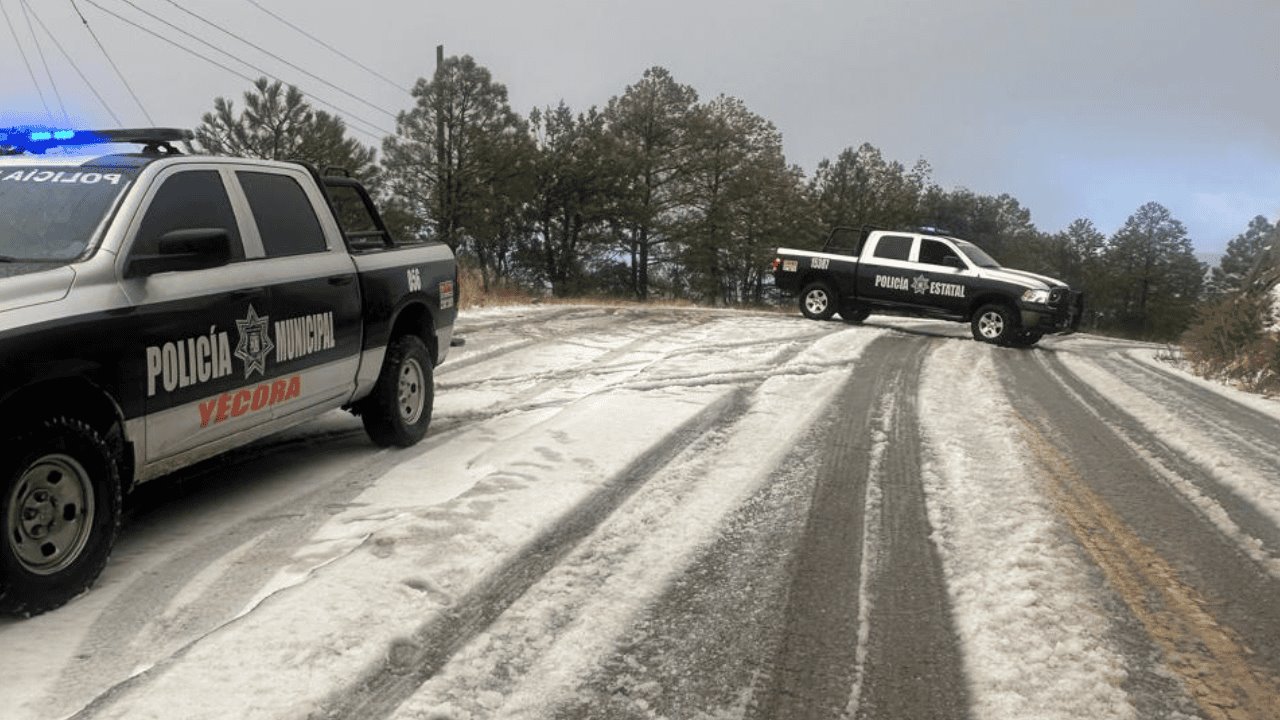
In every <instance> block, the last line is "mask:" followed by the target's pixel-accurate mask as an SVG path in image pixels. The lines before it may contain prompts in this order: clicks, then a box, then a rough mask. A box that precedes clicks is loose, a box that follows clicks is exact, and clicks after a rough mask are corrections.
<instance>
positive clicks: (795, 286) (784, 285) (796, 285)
mask: <svg viewBox="0 0 1280 720" xmlns="http://www.w3.org/2000/svg"><path fill="white" fill-rule="evenodd" d="M773 284H774V285H776V286H777V288H778V289H779V290H781V291H782V292H785V293H798V292H800V273H799V272H797V271H795V270H792V271H790V272H786V271H783V270H774V271H773Z"/></svg>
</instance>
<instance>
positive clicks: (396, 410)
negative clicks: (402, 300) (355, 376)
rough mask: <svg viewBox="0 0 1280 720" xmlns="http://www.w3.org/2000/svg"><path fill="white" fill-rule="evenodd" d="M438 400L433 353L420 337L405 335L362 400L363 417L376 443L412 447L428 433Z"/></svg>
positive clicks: (390, 349)
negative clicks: (371, 389)
mask: <svg viewBox="0 0 1280 720" xmlns="http://www.w3.org/2000/svg"><path fill="white" fill-rule="evenodd" d="M434 403H435V385H434V380H433V378H432V364H431V353H430V352H429V351H428V350H427V346H426V345H425V344H424V343H423V342H422V340H421V339H419V338H418V337H416V336H414V335H402V336H400V337H398V338H396V339H395V340H393V341H391V345H390V346H389V347H388V348H387V356H386V358H385V359H384V360H383V361H382V371H381V373H380V374H379V375H378V382H377V384H376V385H374V387H373V392H372V393H369V397H367V398H365V399H364V400H363V401H361V403H360V406H359V412H360V419H361V420H362V421H363V422H364V431H365V432H366V433H368V435H369V439H371V440H373V442H374V443H375V444H377V445H380V446H382V447H389V446H391V445H397V446H399V447H409V446H410V445H414V444H416V443H417V442H418V441H419V440H421V439H422V437H423V436H424V435H426V434H427V426H428V425H430V424H431V408H432V405H433V404H434Z"/></svg>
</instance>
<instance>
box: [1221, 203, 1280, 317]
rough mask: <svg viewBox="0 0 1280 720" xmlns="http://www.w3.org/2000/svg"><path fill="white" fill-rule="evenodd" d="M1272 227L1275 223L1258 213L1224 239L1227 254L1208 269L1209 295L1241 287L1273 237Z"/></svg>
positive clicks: (1230, 291) (1227, 292)
mask: <svg viewBox="0 0 1280 720" xmlns="http://www.w3.org/2000/svg"><path fill="white" fill-rule="evenodd" d="M1275 231H1276V226H1275V225H1272V224H1271V223H1270V222H1269V221H1268V220H1267V219H1266V218H1265V217H1263V216H1261V215H1258V216H1257V217H1255V218H1253V219H1252V220H1250V221H1249V227H1248V229H1246V230H1245V231H1244V232H1243V233H1241V234H1239V235H1237V236H1236V237H1235V238H1233V239H1232V240H1231V242H1229V243H1227V252H1226V254H1225V255H1223V256H1222V260H1221V261H1220V262H1219V263H1218V267H1216V268H1213V270H1212V271H1211V272H1210V278H1209V286H1208V288H1207V293H1208V295H1209V296H1210V297H1220V296H1222V295H1227V294H1229V293H1232V292H1236V291H1238V290H1240V289H1241V287H1242V285H1243V283H1244V280H1245V277H1247V276H1248V274H1249V271H1250V270H1252V269H1253V267H1254V265H1256V264H1257V263H1258V258H1259V257H1261V256H1262V254H1263V252H1264V251H1265V250H1266V247H1267V245H1268V244H1269V243H1270V242H1272V241H1273V234H1274V233H1275Z"/></svg>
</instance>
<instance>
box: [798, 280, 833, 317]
mask: <svg viewBox="0 0 1280 720" xmlns="http://www.w3.org/2000/svg"><path fill="white" fill-rule="evenodd" d="M800 312H801V313H804V316H805V317H807V318H809V319H810V320H830V319H831V316H832V315H835V314H836V296H835V293H833V292H832V291H831V287H830V286H829V285H827V284H826V283H824V282H812V283H809V284H808V285H805V286H804V289H803V290H801V291H800Z"/></svg>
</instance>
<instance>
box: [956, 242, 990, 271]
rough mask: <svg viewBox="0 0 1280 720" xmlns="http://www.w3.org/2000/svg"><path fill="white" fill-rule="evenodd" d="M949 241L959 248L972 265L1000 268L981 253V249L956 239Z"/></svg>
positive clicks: (988, 256)
mask: <svg viewBox="0 0 1280 720" xmlns="http://www.w3.org/2000/svg"><path fill="white" fill-rule="evenodd" d="M951 240H952V242H954V243H955V244H956V247H958V248H960V252H962V253H964V254H965V255H966V256H967V257H968V258H969V262H972V263H973V264H974V265H977V266H978V267H983V268H998V267H1000V263H998V262H996V261H995V259H994V258H992V257H991V256H990V255H988V254H986V253H985V252H983V251H982V248H980V247H978V246H977V245H974V244H973V243H971V242H968V241H966V240H960V239H958V238H951Z"/></svg>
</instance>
